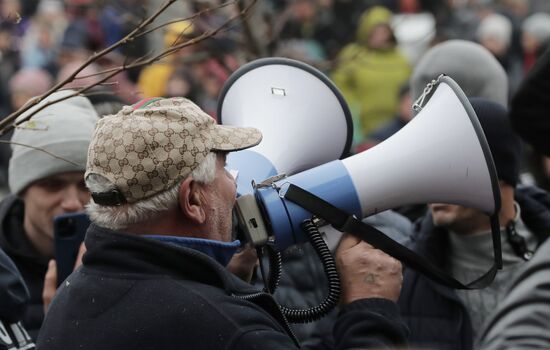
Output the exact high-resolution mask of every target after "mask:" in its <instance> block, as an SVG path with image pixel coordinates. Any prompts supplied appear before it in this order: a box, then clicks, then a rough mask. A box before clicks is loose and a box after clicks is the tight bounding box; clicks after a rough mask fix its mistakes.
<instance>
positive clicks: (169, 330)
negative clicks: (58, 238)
mask: <svg viewBox="0 0 550 350" xmlns="http://www.w3.org/2000/svg"><path fill="white" fill-rule="evenodd" d="M85 244H86V247H87V252H86V254H85V255H84V257H83V265H82V267H81V268H79V269H78V270H77V271H75V272H74V273H73V274H72V275H70V276H69V277H68V279H67V280H66V281H65V283H64V284H63V286H62V287H61V288H60V289H59V291H58V294H57V295H56V297H55V298H54V300H53V302H52V304H51V306H50V309H49V310H48V314H47V316H46V319H45V321H44V325H43V327H42V329H41V332H40V335H39V339H38V343H37V345H38V348H40V349H43V350H48V349H67V350H70V349H83V350H85V349H102V350H109V349H166V350H168V349H181V348H182V347H184V348H188V349H259V348H261V349H292V348H296V347H298V344H297V343H296V342H295V341H294V340H293V336H292V331H291V329H290V327H289V325H288V323H287V322H286V319H285V318H284V316H283V315H282V313H281V312H280V309H279V307H278V305H277V304H276V303H275V301H274V299H273V298H272V297H271V296H270V295H268V294H265V293H259V292H258V291H257V290H256V289H255V288H253V287H252V286H251V285H250V284H248V283H245V282H243V281H241V280H240V279H238V278H237V277H235V276H234V275H232V274H231V273H229V272H228V271H227V270H226V269H225V268H224V267H223V266H222V265H220V264H219V263H218V262H216V261H215V260H213V259H212V258H210V257H209V256H208V255H206V254H204V253H201V252H199V251H197V250H194V249H190V248H186V247H180V246H175V245H171V244H167V243H163V242H159V241H157V240H153V239H150V238H145V237H140V236H135V235H128V234H124V233H119V232H115V231H111V230H107V229H104V228H100V227H98V226H95V225H93V224H92V225H91V226H90V228H89V229H88V232H87V236H86V240H85ZM405 329H406V328H405V327H404V325H403V324H402V323H400V322H399V318H398V311H397V307H396V305H395V304H394V303H391V302H389V301H387V300H376V299H374V300H373V299H364V300H359V301H357V302H353V303H351V304H349V305H347V306H345V307H344V308H343V310H342V311H341V313H340V316H339V318H338V322H337V324H336V325H335V328H334V333H335V338H336V339H337V348H339V349H347V348H367V347H374V348H381V347H384V346H390V345H392V344H395V343H396V342H402V341H404V337H405V333H404V332H405Z"/></svg>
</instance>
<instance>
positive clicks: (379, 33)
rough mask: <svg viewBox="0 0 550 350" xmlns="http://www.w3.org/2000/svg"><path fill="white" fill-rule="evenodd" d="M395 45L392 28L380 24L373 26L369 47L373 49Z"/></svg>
mask: <svg viewBox="0 0 550 350" xmlns="http://www.w3.org/2000/svg"><path fill="white" fill-rule="evenodd" d="M392 46H393V42H392V32H391V28H390V27H389V26H388V25H386V24H379V25H377V26H376V27H374V28H373V30H372V32H371V34H370V36H369V47H370V48H373V49H389V48H391V47H392Z"/></svg>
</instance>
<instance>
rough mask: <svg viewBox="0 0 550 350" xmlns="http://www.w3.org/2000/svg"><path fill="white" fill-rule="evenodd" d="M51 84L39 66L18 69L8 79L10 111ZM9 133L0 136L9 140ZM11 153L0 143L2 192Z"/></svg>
mask: <svg viewBox="0 0 550 350" xmlns="http://www.w3.org/2000/svg"><path fill="white" fill-rule="evenodd" d="M52 86H53V79H52V77H51V75H50V74H49V73H48V72H47V71H45V70H43V69H39V68H24V69H20V70H18V71H17V72H16V73H15V74H14V75H13V76H12V77H11V79H10V81H9V93H10V99H11V103H10V106H11V109H10V110H11V111H16V110H18V109H19V108H21V107H23V105H25V103H27V102H28V101H29V99H31V98H32V97H35V96H39V95H41V94H43V93H45V92H46V91H48V90H49V89H50V88H51V87H52ZM10 136H11V133H8V134H7V135H5V136H2V139H6V140H9V138H10ZM10 155H11V148H10V145H9V144H5V143H2V144H0V188H1V191H2V192H3V193H4V194H7V192H9V189H8V162H9V159H10Z"/></svg>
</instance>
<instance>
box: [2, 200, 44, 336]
mask: <svg viewBox="0 0 550 350" xmlns="http://www.w3.org/2000/svg"><path fill="white" fill-rule="evenodd" d="M23 214H24V206H23V201H21V200H20V199H18V198H17V197H15V196H8V197H6V198H5V199H4V200H3V201H2V203H0V248H2V249H3V250H4V251H5V253H6V254H7V255H8V256H9V257H10V258H11V260H13V262H14V263H15V265H16V266H17V268H18V269H19V272H21V275H22V276H23V279H24V281H25V284H26V285H27V288H28V289H29V292H30V300H29V301H28V303H27V305H26V307H25V310H24V312H23V317H22V318H21V321H22V323H23V325H24V326H25V328H27V330H28V332H29V334H30V335H31V337H32V338H33V339H36V336H37V335H38V330H39V329H40V325H41V324H42V320H43V319H44V310H43V304H42V290H43V288H44V276H45V275H46V271H47V269H48V258H46V257H43V256H41V255H40V254H39V253H38V252H37V251H36V249H35V248H34V247H33V246H32V244H31V243H30V241H29V240H28V239H27V236H26V234H25V231H24V229H23Z"/></svg>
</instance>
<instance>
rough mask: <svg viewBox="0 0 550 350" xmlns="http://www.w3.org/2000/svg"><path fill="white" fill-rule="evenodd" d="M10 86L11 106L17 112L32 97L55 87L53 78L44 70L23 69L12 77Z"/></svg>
mask: <svg viewBox="0 0 550 350" xmlns="http://www.w3.org/2000/svg"><path fill="white" fill-rule="evenodd" d="M9 86H10V89H9V91H10V95H11V106H12V109H13V110H15V111H16V110H18V109H19V108H21V107H23V105H25V103H27V101H28V100H29V99H31V98H32V97H34V96H39V95H42V94H43V93H45V92H46V91H48V90H49V89H50V88H51V87H52V86H53V78H52V76H51V75H50V74H49V73H48V72H47V71H45V70H43V69H40V68H23V69H20V70H19V71H17V72H16V73H15V74H14V75H13V76H12V77H11V79H10V83H9Z"/></svg>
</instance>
